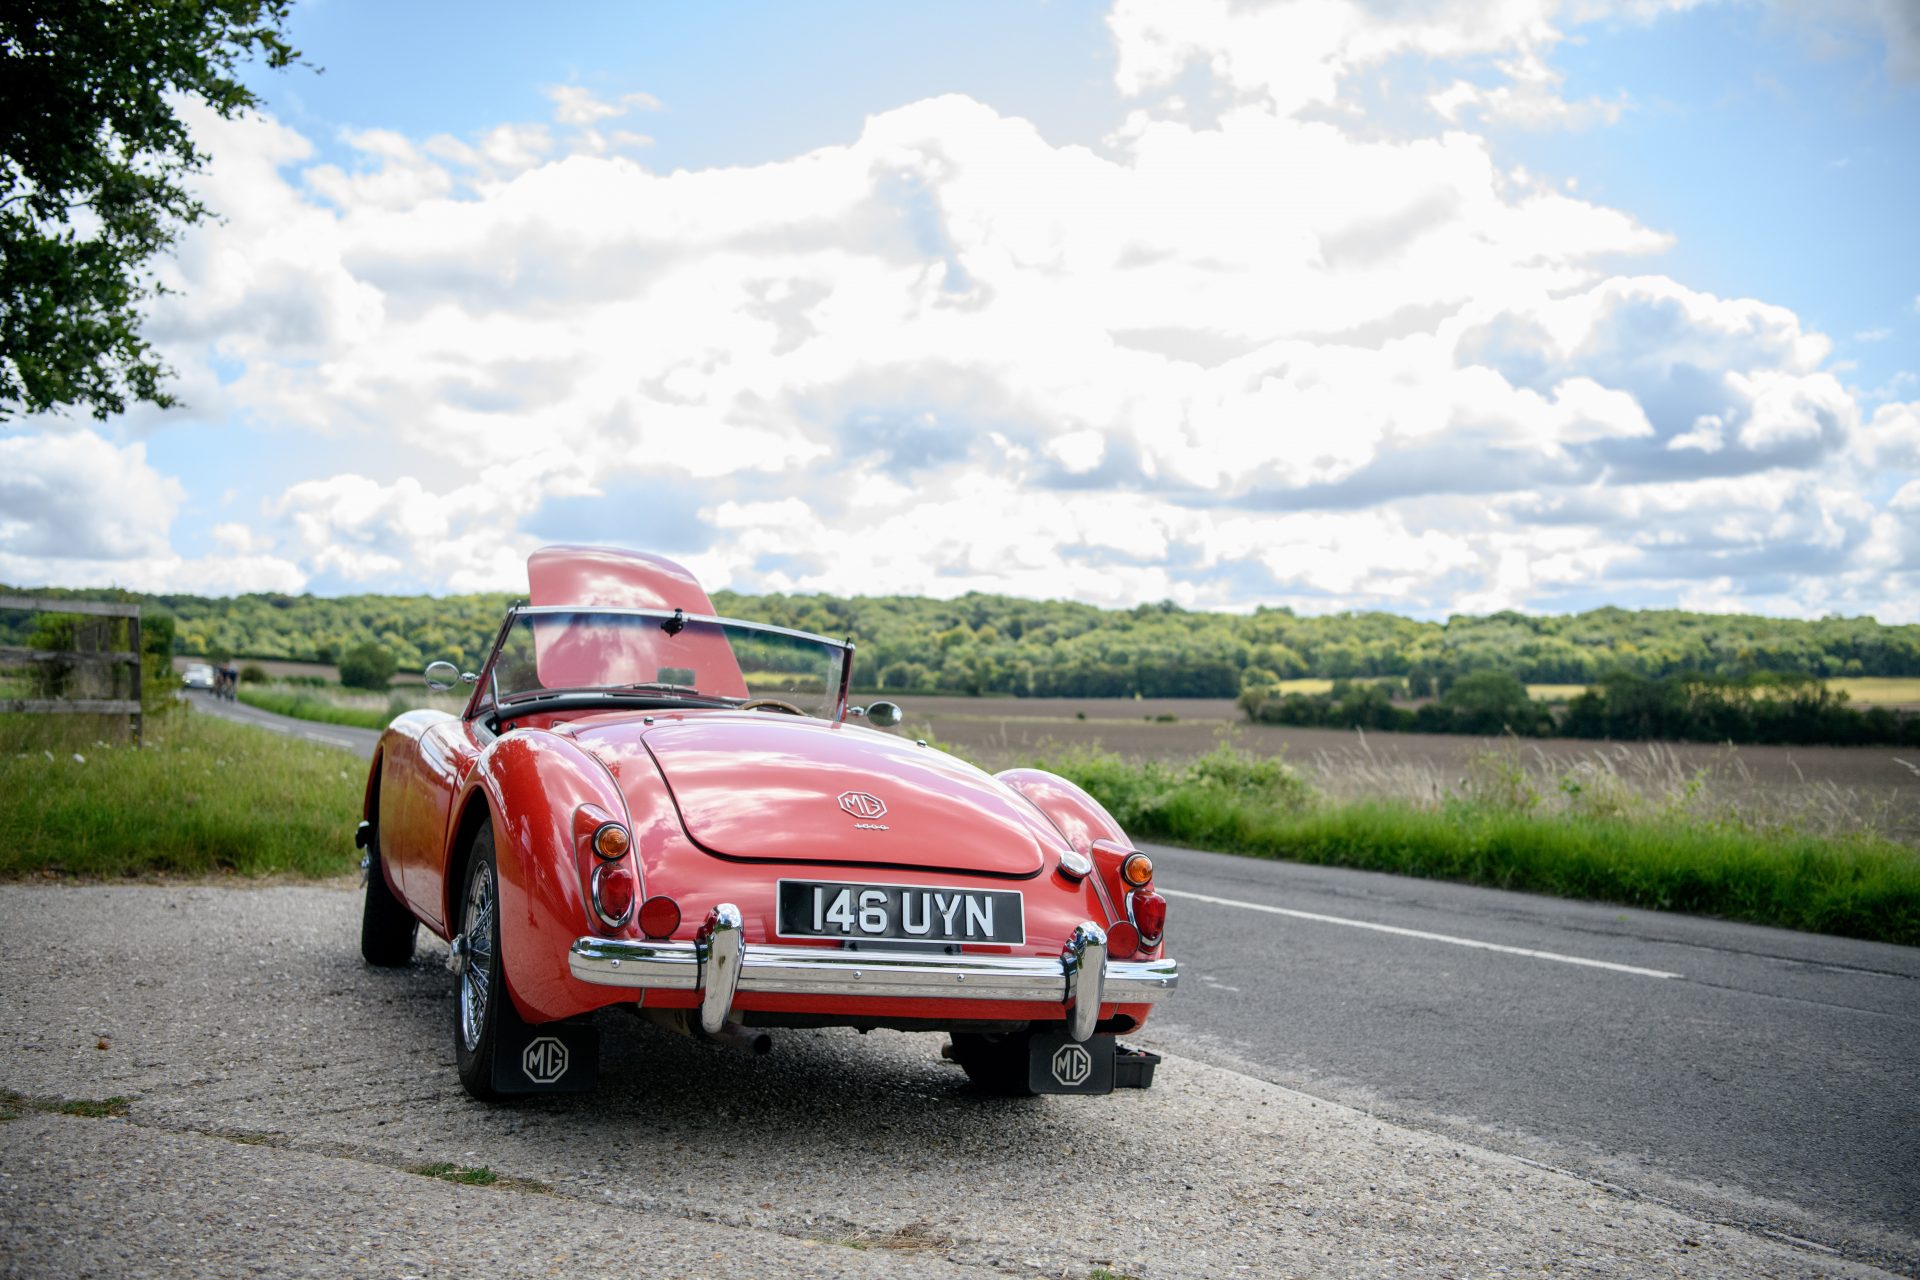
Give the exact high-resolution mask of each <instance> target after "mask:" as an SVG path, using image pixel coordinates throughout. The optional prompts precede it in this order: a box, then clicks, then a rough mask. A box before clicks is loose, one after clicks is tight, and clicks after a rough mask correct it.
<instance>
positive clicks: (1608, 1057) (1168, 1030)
mask: <svg viewBox="0 0 1920 1280" xmlns="http://www.w3.org/2000/svg"><path fill="white" fill-rule="evenodd" d="M195 705H196V707H198V708H201V709H204V710H208V711H212V712H214V713H215V714H222V715H227V716H229V717H232V718H236V719H241V720H245V721H247V722H249V723H256V724H261V725H263V727H267V728H273V729H275V730H276V731H279V732H290V733H294V734H297V735H299V736H302V737H307V738H310V739H313V740H316V741H324V742H330V743H332V744H333V745H336V746H341V747H343V748H346V749H350V750H353V751H356V752H357V753H360V754H362V755H365V754H369V753H371V751H372V748H373V745H374V742H375V740H376V739H377V737H378V735H377V734H376V733H374V732H372V731H368V730H356V729H343V728H336V727H334V726H330V725H311V724H308V723H306V722H303V721H292V720H286V719H285V718H283V717H279V716H272V715H268V714H267V713H265V712H260V711H256V710H254V709H253V708H249V707H246V706H236V705H234V704H218V703H211V701H210V700H205V699H200V698H196V699H195ZM1152 852H1153V853H1154V856H1155V857H1156V859H1158V860H1159V861H1160V865H1161V884H1162V886H1163V888H1164V889H1165V890H1166V891H1167V893H1168V896H1169V897H1170V899H1171V900H1172V904H1173V905H1172V911H1171V913H1170V914H1171V917H1172V919H1171V921H1170V924H1169V935H1170V937H1171V938H1172V939H1173V949H1174V951H1175V953H1176V954H1177V956H1178V957H1179V959H1180V961H1181V963H1182V970H1183V978H1182V983H1181V991H1180V994H1179V998H1178V999H1177V1000H1176V1001H1174V1002H1172V1003H1170V1004H1168V1005H1166V1006H1164V1008H1163V1010H1162V1011H1161V1012H1160V1013H1158V1014H1156V1018H1155V1021H1154V1023H1153V1024H1152V1035H1151V1036H1149V1037H1148V1038H1149V1039H1150V1040H1152V1041H1154V1042H1155V1043H1156V1044H1158V1045H1161V1046H1163V1047H1166V1048H1170V1049H1173V1050H1175V1051H1177V1052H1180V1053H1186V1054H1192V1055H1196V1056H1198V1057H1200V1058H1203V1059H1205V1060H1207V1061H1210V1062H1213V1063H1215V1064H1218V1065H1221V1066H1225V1067H1229V1068H1231V1069H1233V1070H1236V1071H1242V1072H1246V1073H1248V1074H1251V1075H1254V1076H1256V1077H1259V1078H1261V1079H1264V1080H1267V1081H1270V1082H1273V1083H1276V1084H1281V1085H1285V1086H1288V1087H1290V1088H1293V1089H1297V1090H1300V1091H1302V1092H1304V1093H1307V1094H1311V1095H1314V1096H1316V1097H1320V1098H1324V1099H1328V1100H1331V1101H1336V1102H1340V1103H1343V1104H1346V1105H1350V1106H1354V1107H1358V1108H1360V1109H1361V1110H1364V1111H1368V1112H1371V1113H1373V1114H1376V1115H1379V1116H1382V1117H1386V1118H1389V1119H1391V1120H1393V1121H1394V1122H1396V1123H1399V1124H1404V1125H1410V1126H1413V1127H1415V1128H1418V1129H1421V1130H1424V1131H1427V1132H1430V1133H1435V1134H1441V1135H1446V1136H1449V1137H1453V1138H1457V1139H1460V1140H1463V1141H1470V1142H1473V1143H1475V1144H1477V1145H1479V1146H1483V1147H1489V1148H1493V1149H1495V1150H1499V1151H1503V1152H1507V1153H1509V1154H1512V1155H1517V1156H1520V1157H1522V1158H1525V1159H1528V1160H1532V1161H1536V1162H1539V1163H1541V1164H1543V1165H1546V1166H1548V1167H1551V1168H1556V1169H1566V1170H1571V1171H1574V1172H1576V1173H1578V1174H1579V1175H1581V1176H1583V1177H1588V1178H1593V1179H1599V1180H1603V1181H1605V1182H1607V1183H1609V1184H1612V1185H1615V1186H1618V1187H1621V1188H1623V1189H1625V1190H1626V1191H1627V1192H1629V1193H1631V1194H1636V1195H1644V1196H1648V1197H1652V1198H1655V1199H1657V1200H1659V1201H1662V1202H1666V1203H1671V1204H1674V1205H1676V1206H1679V1207H1681V1208H1683V1209H1684V1210H1685V1211H1687V1212H1688V1213H1691V1214H1694V1215H1697V1216H1702V1217H1706V1218H1709V1219H1711V1220H1714V1221H1720V1222H1725V1223H1729V1224H1734V1225H1738V1226H1740V1227H1743V1228H1748V1229H1752V1230H1757V1231H1760V1232H1764V1233H1773V1234H1775V1235H1778V1236H1782V1237H1787V1238H1796V1239H1804V1240H1809V1241H1812V1242H1815V1243H1816V1244H1818V1245H1821V1246H1825V1247H1829V1248H1834V1249H1838V1250H1841V1251H1843V1252H1844V1253H1845V1254H1847V1255H1848V1256H1851V1257H1856V1258H1861V1259H1866V1260H1871V1261H1874V1262H1876V1263H1878V1264H1880V1265H1883V1266H1885V1265H1890V1266H1893V1267H1895V1268H1896V1269H1900V1270H1904V1271H1908V1272H1915V1273H1920V950H1915V949H1913V948H1904V947H1895V946H1889V945H1884V944H1874V943H1862V942H1856V941H1852V940H1849V939H1841V938H1829V937H1822V936H1819V935H1812V934H1800V933H1793V932H1788V931H1785V930H1778V929H1766V928H1760V927H1757V926H1752V925H1742V924H1733V923H1728V922H1725V921H1717V920H1703V919H1697V918H1693V917H1687V916H1679V915H1667V914H1662V913H1657V912H1647V911H1635V910H1629V909H1624V908H1617V907H1610V906H1604V905H1598V904H1592V903H1579V902H1570V901H1566V900H1562V899H1556V898H1546V897H1539V896H1535V895H1530V894H1516V893H1506V892H1502V891H1499V890H1492V889H1479V888H1473V887H1469V886H1463V885H1454V884H1445V883H1440V882H1434V881H1425V880H1415V879H1409V878H1406V877H1399V876H1388V875H1381V874H1376V873H1371V872H1357V871H1347V870H1343V869H1338V868H1322V867H1308V866H1301V865H1298V864H1293V863H1286V862H1275V861H1266V860H1260V859H1251V858H1240V857H1230V856H1226V855H1221V854H1213V853H1203V852H1197V851H1192V850H1183V849H1172V848H1165V847H1152Z"/></svg>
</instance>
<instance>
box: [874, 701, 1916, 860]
mask: <svg viewBox="0 0 1920 1280" xmlns="http://www.w3.org/2000/svg"><path fill="white" fill-rule="evenodd" d="M900 701H901V704H902V706H903V707H904V709H905V711H906V721H905V727H906V730H907V731H908V732H910V733H914V734H917V735H919V736H922V737H928V738H930V739H931V740H933V741H936V742H938V743H939V745H940V746H942V747H945V748H947V749H948V750H951V751H954V752H957V753H958V754H960V755H963V756H965V757H967V758H968V759H970V760H973V761H974V762H975V763H977V764H980V765H982V766H983V767H986V768H991V769H998V768H1004V767H1006V766H1008V765H1011V764H1014V763H1019V762H1024V761H1030V760H1032V759H1034V758H1035V757H1036V756H1040V757H1045V756H1053V755H1058V754H1060V753H1062V752H1063V751H1068V750H1072V749H1076V748H1088V747H1092V748H1098V749H1100V750H1104V751H1111V752H1115V753H1117V754H1119V755H1122V756H1126V757H1129V758H1132V759H1137V760H1162V761H1179V760H1190V759H1193V758H1195V757H1198V756H1201V755H1204V754H1206V753H1207V752H1209V751H1212V750H1213V749H1215V748H1216V747H1218V746H1219V745H1220V744H1221V743H1222V742H1223V741H1224V742H1227V743H1229V744H1231V745H1232V746H1234V747H1236V748H1238V749H1240V750H1243V751H1246V752H1249V753H1252V754H1254V755H1260V756H1279V757H1281V758H1283V759H1285V760H1286V761H1287V762H1288V763H1290V764H1292V765H1293V766H1294V767H1296V768H1297V769H1299V770H1300V771H1301V773H1302V774H1303V776H1305V777H1306V778H1307V780H1308V781H1310V782H1312V783H1313V784H1314V785H1315V786H1316V787H1319V788H1320V789H1321V790H1323V791H1325V792H1326V793H1327V794H1328V795H1329V796H1331V797H1333V798H1336V799H1342V800H1351V799H1360V798H1368V797H1378V798H1397V799H1405V800H1412V801H1416V802H1419V801H1437V800H1439V799H1442V798H1444V797H1445V796H1447V795H1449V794H1454V793H1457V792H1458V791H1459V790H1460V788H1461V787H1462V785H1463V784H1464V783H1465V782H1466V781H1467V780H1470V779H1472V778H1473V777H1474V775H1476V774H1483V773H1485V772H1486V771H1487V770H1488V769H1489V767H1490V766H1491V767H1492V768H1494V769H1496V770H1498V769H1517V770H1520V771H1523V772H1524V773H1525V774H1526V775H1527V776H1528V777H1529V778H1530V779H1531V780H1532V782H1533V785H1534V786H1535V787H1536V788H1537V789H1544V790H1545V791H1546V792H1547V793H1549V794H1551V793H1554V792H1556V791H1558V790H1560V789H1561V787H1562V784H1563V782H1564V781H1565V780H1566V779H1568V778H1571V777H1583V778H1584V777H1589V776H1591V775H1595V774H1603V775H1606V776H1607V777H1608V778H1610V779H1614V780H1617V782H1618V784H1619V785H1621V786H1622V787H1625V788H1629V789H1631V790H1633V791H1635V792H1637V793H1640V794H1643V795H1644V794H1656V793H1659V794H1665V793H1674V792H1678V791H1682V790H1685V789H1686V788H1688V787H1689V786H1695V787H1697V788H1700V789H1704V790H1706V791H1708V792H1709V793H1711V794H1712V795H1713V796H1715V797H1717V798H1719V799H1721V800H1723V801H1725V802H1726V803H1728V804H1730V805H1732V806H1735V807H1737V808H1740V809H1742V810H1747V809H1751V810H1752V811H1753V812H1754V816H1755V817H1758V818H1763V819H1770V820H1778V819H1780V818H1781V817H1783V816H1792V817H1794V818H1796V819H1798V820H1799V824H1800V825H1804V826H1807V827H1809V828H1812V829H1815V830H1825V831H1834V832H1838V831H1846V830H1858V829H1863V828H1864V829H1870V830H1877V831H1879V832H1882V833H1883V834H1887V835H1890V836H1893V837H1894V838H1896V839H1900V840H1903V841H1906V842H1909V843H1920V758H1915V757H1914V753H1913V752H1911V751H1907V750H1905V749H1903V748H1899V747H1770V746H1744V747H1733V746H1713V745H1710V744H1706V743H1638V742H1636V743H1606V742H1593V741H1588V740H1584V739H1572V738H1539V739H1527V740H1524V741H1514V740H1506V741H1502V740H1497V739H1488V738H1471V737H1461V736H1456V735H1450V734H1411V733H1372V732H1358V731H1355V730H1349V729H1318V728H1303V727H1296V726H1291V725H1269V724H1251V723H1249V722H1248V721H1247V719H1246V717H1245V715H1244V714H1242V713H1241V711H1240V709H1239V708H1238V707H1237V706H1236V705H1235V704H1234V703H1233V701H1232V700H1230V699H1226V698H1144V699H1138V700H1136V699H1132V698H968V697H903V698H901V700H900Z"/></svg>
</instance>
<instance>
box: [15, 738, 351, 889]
mask: <svg viewBox="0 0 1920 1280" xmlns="http://www.w3.org/2000/svg"><path fill="white" fill-rule="evenodd" d="M88 719H89V718H87V717H78V716H73V717H51V716H18V715H0V877H3V878H18V877H21V876H26V875H33V874H41V873H52V874H59V875H71V876H88V877H97V876H126V875H146V874H154V873H167V874H179V875H206V874H210V873H219V872H235V873H238V874H241V875H250V876H259V875H272V874H280V873H290V874H294V875H301V876H334V875H340V874H343V873H345V872H347V871H349V870H351V869H352V868H353V867H354V866H356V865H357V864H358V861H359V859H358V856H357V854H356V851H355V850H354V847H353V829H354V825H355V824H356V823H357V822H358V820H359V816H360V801H361V795H362V791H363V788H364V786H365V783H366V765H365V763H364V762H362V761H360V760H357V759H355V758H354V757H353V756H350V755H348V754H347V753H345V752H343V751H340V750H338V749H337V748H332V747H325V746H320V745H318V744H315V743H308V742H298V741H294V740H293V739H290V738H283V737H281V736H279V735H277V734H270V733H264V732H262V731H261V730H259V729H255V728H250V727H248V726H246V725H239V724H231V723H228V722H226V721H223V720H218V719H215V718H214V717H212V716H208V715H194V714H191V713H187V712H180V713H175V714H171V715H166V716H157V717H153V718H152V719H150V720H149V722H148V724H147V731H146V741H147V745H146V746H145V747H144V748H135V747H132V746H130V745H126V744H124V743H115V742H112V741H96V740H95V738H94V736H93V735H94V734H96V733H98V732H99V728H98V727H95V726H90V725H88V724H87V723H85V721H86V720H88ZM75 757H78V759H76V758H75Z"/></svg>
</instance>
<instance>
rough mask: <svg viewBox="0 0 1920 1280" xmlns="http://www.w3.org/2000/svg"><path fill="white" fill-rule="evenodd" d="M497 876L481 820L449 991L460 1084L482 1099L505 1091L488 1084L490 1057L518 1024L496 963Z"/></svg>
mask: <svg viewBox="0 0 1920 1280" xmlns="http://www.w3.org/2000/svg"><path fill="white" fill-rule="evenodd" d="M499 907H500V876H499V873H498V872H497V871H496V870H495V868H494V854H493V824H492V823H491V822H483V823H481V824H480V830H479V832H478V833H477V834H476V835H475V836H474V840H473V850H472V852H471V853H470V854H469V855H468V857H467V875H466V883H465V885H464V886H462V890H461V894H460V917H459V924H460V933H459V935H458V936H459V937H461V938H463V939H465V941H466V962H465V964H464V965H463V966H462V967H461V969H460V974H459V978H458V983H457V985H456V987H455V989H454V995H453V1057H454V1062H455V1064H456V1065H457V1066H458V1067H459V1069H460V1083H461V1084H462V1085H463V1086H465V1088H466V1091H467V1092H468V1093H470V1094H472V1095H473V1096H474V1097H475V1098H478V1099H479V1100H480V1101H482V1102H500V1101H503V1100H505V1099H506V1098H507V1097H508V1096H509V1095H505V1094H502V1093H501V1092H500V1091H499V1090H497V1089H495V1088H494V1083H493V1060H494V1055H495V1053H496V1052H497V1046H498V1045H499V1043H500V1038H501V1034H502V1032H503V1031H506V1032H508V1033H509V1034H511V1032H512V1031H513V1030H514V1029H517V1028H518V1026H519V1025H520V1016H519V1015H518V1014H516V1013H515V1012H514V1010H513V998H512V997H511V996H509V995H508V994H507V988H506V983H505V980H504V979H503V978H502V976H501V974H502V967H501V963H500V910H499Z"/></svg>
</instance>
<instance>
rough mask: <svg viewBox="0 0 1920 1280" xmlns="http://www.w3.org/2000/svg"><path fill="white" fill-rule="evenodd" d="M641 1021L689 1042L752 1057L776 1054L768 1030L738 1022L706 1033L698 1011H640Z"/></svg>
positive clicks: (723, 1025) (725, 1024)
mask: <svg viewBox="0 0 1920 1280" xmlns="http://www.w3.org/2000/svg"><path fill="white" fill-rule="evenodd" d="M635 1012H637V1013H638V1014H639V1015H640V1017H641V1018H642V1019H644V1020H645V1021H647V1022H651V1023H652V1024H653V1025H654V1026H656V1027H660V1028H662V1029H664V1030H667V1031H671V1032H673V1034H675V1035H677V1036H686V1037H687V1038H688V1039H689V1040H699V1041H701V1042H702V1043H704V1044H711V1045H718V1046H719V1047H720V1048H723V1049H732V1050H733V1051H735V1052H736V1053H744V1054H746V1055H747V1056H748V1057H749V1058H760V1057H764V1056H766V1055H767V1054H769V1053H771V1052H773V1036H772V1035H771V1034H769V1033H768V1032H766V1031H765V1030H762V1029H759V1028H755V1027H743V1026H741V1025H740V1024H739V1023H737V1022H725V1023H722V1024H721V1026H720V1030H718V1031H715V1032H711V1033H709V1032H706V1031H702V1030H701V1029H700V1023H699V1014H700V1011H699V1010H698V1009H646V1008H642V1009H638V1010H635Z"/></svg>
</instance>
